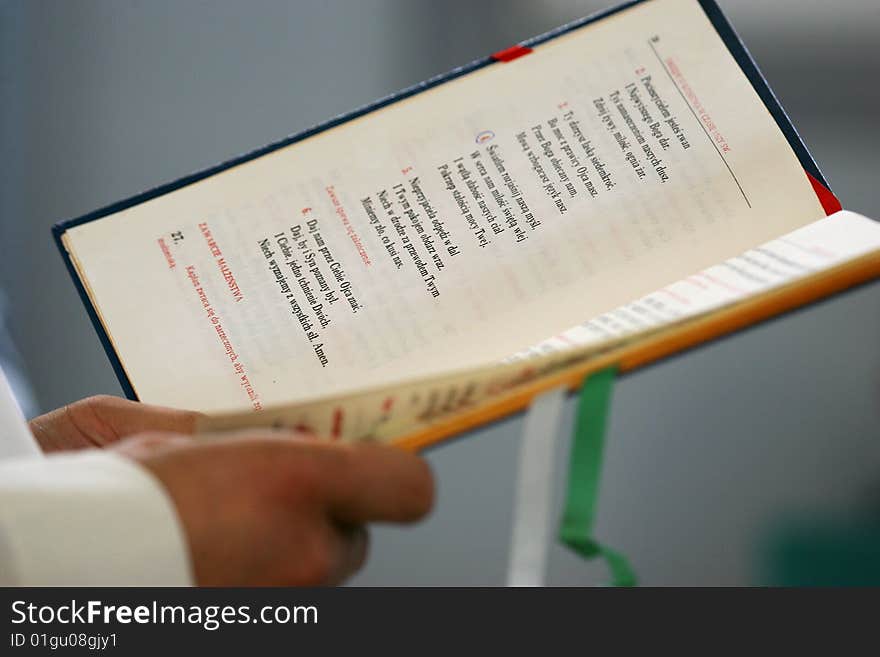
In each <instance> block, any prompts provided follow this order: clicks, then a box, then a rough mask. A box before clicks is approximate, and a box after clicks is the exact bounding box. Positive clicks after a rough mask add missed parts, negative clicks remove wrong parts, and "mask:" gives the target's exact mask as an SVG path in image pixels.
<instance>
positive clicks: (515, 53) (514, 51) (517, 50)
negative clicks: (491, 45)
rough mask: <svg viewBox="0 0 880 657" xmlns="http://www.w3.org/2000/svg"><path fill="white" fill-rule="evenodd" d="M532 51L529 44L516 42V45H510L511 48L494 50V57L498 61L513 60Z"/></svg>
mask: <svg viewBox="0 0 880 657" xmlns="http://www.w3.org/2000/svg"><path fill="white" fill-rule="evenodd" d="M530 52H532V49H531V48H529V47H528V46H521V45H519V44H516V45H515V46H510V48H505V49H504V50H499V51H498V52H493V53H492V59H494V60H495V61H496V62H512V61H513V60H514V59H516V58H517V57H522V56H523V55H528V54H529V53H530Z"/></svg>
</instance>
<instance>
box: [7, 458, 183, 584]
mask: <svg viewBox="0 0 880 657" xmlns="http://www.w3.org/2000/svg"><path fill="white" fill-rule="evenodd" d="M191 583H192V576H191V571H190V563H189V552H188V549H187V543H186V538H185V535H184V532H183V528H182V527H181V526H180V523H179V521H178V518H177V514H176V512H175V509H174V505H173V503H172V501H171V499H170V497H169V496H168V494H167V493H166V491H165V489H164V488H163V487H162V485H161V484H160V483H159V482H158V481H157V480H156V479H155V478H154V477H153V476H152V475H151V474H150V473H149V472H148V471H147V470H145V469H143V468H141V467H140V466H139V465H137V464H136V463H135V462H133V461H130V460H128V459H126V458H124V457H121V456H118V455H115V454H113V453H111V452H103V451H98V450H87V451H83V452H76V453H72V454H64V455H59V456H50V457H48V458H19V459H11V460H5V461H0V585H7V586H53V585H54V586H59V585H60V586H187V585H190V584H191Z"/></svg>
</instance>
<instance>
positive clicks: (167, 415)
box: [29, 395, 199, 452]
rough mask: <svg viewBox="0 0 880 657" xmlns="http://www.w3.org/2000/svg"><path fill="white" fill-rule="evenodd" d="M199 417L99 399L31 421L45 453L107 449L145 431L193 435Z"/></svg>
mask: <svg viewBox="0 0 880 657" xmlns="http://www.w3.org/2000/svg"><path fill="white" fill-rule="evenodd" d="M198 417H199V414H198V413H196V412H194V411H179V410H176V409H173V408H163V407H161V406H150V405H149V404H141V403H139V402H133V401H128V400H126V399H120V398H119V397H111V396H109V395H98V396H95V397H88V398H86V399H81V400H80V401H77V402H74V403H72V404H68V405H67V406H64V407H62V408H59V409H56V410H54V411H51V412H50V413H46V414H45V415H40V416H39V417H36V418H34V419H33V420H31V421H30V423H29V424H30V429H31V433H32V434H33V435H34V438H36V440H37V443H38V444H39V445H40V447H41V448H42V450H43V451H44V452H58V451H65V450H76V449H85V448H86V447H104V446H105V445H108V444H110V443H114V442H116V441H118V440H120V439H121V438H125V437H126V436H131V435H133V434H136V433H141V432H144V431H171V432H174V433H181V434H191V433H193V432H194V430H195V425H196V420H197V418H198Z"/></svg>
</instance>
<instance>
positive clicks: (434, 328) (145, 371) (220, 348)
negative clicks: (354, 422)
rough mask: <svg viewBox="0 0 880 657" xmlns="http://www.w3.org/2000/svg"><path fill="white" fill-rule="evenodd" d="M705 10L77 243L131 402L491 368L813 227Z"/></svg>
mask: <svg viewBox="0 0 880 657" xmlns="http://www.w3.org/2000/svg"><path fill="white" fill-rule="evenodd" d="M823 214H824V213H823V211H822V208H821V206H820V205H819V203H818V201H817V200H816V198H815V195H814V193H813V191H812V188H811V186H810V184H809V182H808V180H807V178H806V176H805V174H804V171H803V169H802V168H801V166H800V164H799V163H798V161H797V158H796V157H795V155H794V153H793V152H792V151H791V148H790V147H789V145H788V144H787V142H786V141H785V138H784V137H783V135H782V134H781V132H780V130H779V128H778V127H777V126H776V124H775V122H774V121H773V119H772V117H771V116H770V114H769V113H768V111H767V110H766V108H765V107H764V106H763V104H762V103H761V101H760V99H759V98H758V96H757V94H756V93H755V91H754V90H753V88H752V87H751V85H750V83H749V82H748V80H747V79H746V78H745V76H744V75H743V73H742V72H741V71H740V69H739V67H738V65H737V64H736V62H735V61H734V60H733V58H732V57H731V55H730V54H729V52H728V51H727V49H726V47H725V46H724V44H723V42H722V41H721V39H720V38H719V36H718V35H717V34H716V32H715V30H714V28H713V27H712V25H711V24H710V22H709V20H708V19H707V18H706V16H705V14H704V13H703V11H702V9H701V8H700V6H699V5H698V3H697V2H696V1H695V0H652V1H651V2H646V3H644V4H640V5H637V6H635V7H633V8H630V9H627V10H625V11H622V12H620V13H618V14H615V15H613V16H611V17H609V18H606V19H604V20H602V21H599V22H598V23H593V24H590V25H587V26H585V27H582V28H579V29H577V30H574V31H572V32H570V33H568V34H564V35H562V36H559V37H557V38H554V39H552V40H550V41H548V42H545V43H542V44H540V45H538V46H536V47H535V49H534V52H532V53H530V54H528V55H526V56H523V57H520V58H518V59H516V60H514V61H511V62H509V63H495V64H492V65H489V66H486V67H484V68H481V69H479V70H476V71H474V72H472V73H469V74H467V75H464V76H461V77H459V78H456V79H454V80H452V81H449V82H446V83H443V84H440V85H438V86H436V87H434V88H431V89H429V90H427V91H425V92H423V93H419V94H417V95H414V96H412V97H409V98H406V99H404V100H401V101H399V102H395V103H392V104H390V105H388V106H386V107H384V108H382V109H381V110H378V111H375V112H371V113H369V114H366V115H364V116H362V117H360V118H357V119H355V120H352V121H348V122H346V123H343V124H341V125H339V126H336V127H334V128H332V129H329V130H327V131H324V132H320V133H318V134H316V135H314V136H312V137H309V138H307V139H305V140H304V141H301V142H299V143H296V144H293V145H290V146H287V147H284V148H282V149H279V150H277V151H274V152H272V153H270V154H267V155H264V156H262V157H260V158H258V159H256V160H253V161H250V162H248V163H245V164H242V165H239V166H236V167H234V168H232V169H229V170H226V171H224V172H222V173H219V174H216V175H213V176H211V177H209V178H206V179H204V180H202V181H200V182H198V183H195V184H191V185H188V186H186V187H183V188H181V189H179V190H176V191H174V192H171V193H169V194H166V195H164V196H161V197H158V198H155V199H153V200H150V201H148V202H145V203H142V204H140V205H137V206H134V207H132V208H129V209H127V210H124V211H121V212H118V213H116V214H113V215H110V216H108V217H106V218H103V219H100V220H98V221H94V222H90V223H86V224H83V225H80V226H78V227H75V228H72V229H70V230H69V231H68V232H67V233H66V234H65V236H64V243H65V245H66V247H67V248H68V250H69V251H70V253H71V255H72V258H73V261H74V263H75V265H76V267H77V269H78V271H79V273H80V276H81V278H82V279H83V282H84V285H85V287H86V288H87V290H88V292H89V295H90V297H91V298H92V300H93V302H94V304H95V306H96V308H97V312H98V314H99V316H100V318H101V321H102V322H103V323H104V325H105V327H106V329H107V332H108V334H109V336H110V339H111V340H112V342H113V345H114V348H115V349H116V351H117V353H118V354H119V357H120V360H121V362H122V365H123V367H124V368H125V371H126V373H127V375H128V377H129V378H130V380H131V382H132V384H133V386H134V388H135V390H136V392H137V394H138V396H139V397H140V398H141V399H142V400H144V401H148V402H152V403H158V404H166V405H170V406H176V407H186V408H193V409H198V410H202V411H208V412H217V411H225V410H230V409H242V408H250V409H252V410H260V409H263V408H265V407H267V406H272V405H277V404H281V403H290V402H292V401H297V400H306V399H313V398H320V397H326V396H328V395H339V394H343V393H346V392H351V391H357V390H360V389H363V388H367V387H377V386H381V385H383V384H387V383H388V382H392V381H400V382H405V381H408V380H412V379H415V378H422V377H426V376H433V375H442V374H443V373H445V372H455V371H460V370H462V369H466V368H473V367H477V366H480V365H483V364H488V363H496V362H498V361H499V360H501V359H504V358H506V357H508V356H509V355H510V354H513V353H517V352H519V351H521V350H523V349H525V348H527V347H528V345H533V344H537V343H540V342H541V341H542V340H544V339H545V338H546V337H547V336H549V335H554V334H557V333H558V332H560V331H562V330H564V329H566V327H571V326H575V325H577V324H578V323H580V322H582V321H583V320H584V318H587V317H596V316H599V315H601V314H603V313H605V312H608V311H610V310H612V309H614V308H616V307H618V306H620V305H621V304H624V303H626V302H628V301H629V300H631V299H635V298H639V297H641V296H643V295H645V294H648V293H650V292H651V291H653V290H656V289H658V288H659V287H663V286H665V285H669V284H671V283H673V282H674V281H676V280H678V279H681V278H684V277H686V276H688V275H691V274H693V273H694V272H698V271H700V270H702V269H705V268H706V267H709V266H711V265H712V264H714V263H718V262H721V261H723V260H725V259H726V258H729V257H732V256H734V255H736V254H738V253H742V252H743V251H745V250H746V249H748V248H750V247H753V246H755V245H757V244H761V243H764V242H766V241H768V240H770V239H772V238H774V237H777V236H779V235H782V234H785V233H787V232H789V231H791V230H792V229H794V228H797V227H798V226H800V225H803V224H805V223H808V222H810V221H813V220H815V219H817V218H819V217H821V216H822V215H823Z"/></svg>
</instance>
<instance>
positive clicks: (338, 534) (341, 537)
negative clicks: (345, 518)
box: [327, 524, 369, 585]
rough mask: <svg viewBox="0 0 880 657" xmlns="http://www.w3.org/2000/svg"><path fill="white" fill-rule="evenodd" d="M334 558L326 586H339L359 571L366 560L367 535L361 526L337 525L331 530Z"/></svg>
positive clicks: (365, 529)
mask: <svg viewBox="0 0 880 657" xmlns="http://www.w3.org/2000/svg"><path fill="white" fill-rule="evenodd" d="M332 531H333V534H334V538H333V545H334V553H335V554H334V558H333V567H332V568H331V572H330V573H329V576H328V581H327V583H328V584H332V585H336V584H341V583H342V582H344V581H345V580H347V579H348V578H349V577H351V576H352V575H354V574H355V573H356V572H357V571H359V570H360V569H361V568H362V567H363V565H364V562H365V561H366V560H367V549H368V545H369V534H368V532H367V528H366V527H364V526H363V525H339V524H336V525H335V526H334V528H333V530H332Z"/></svg>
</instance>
